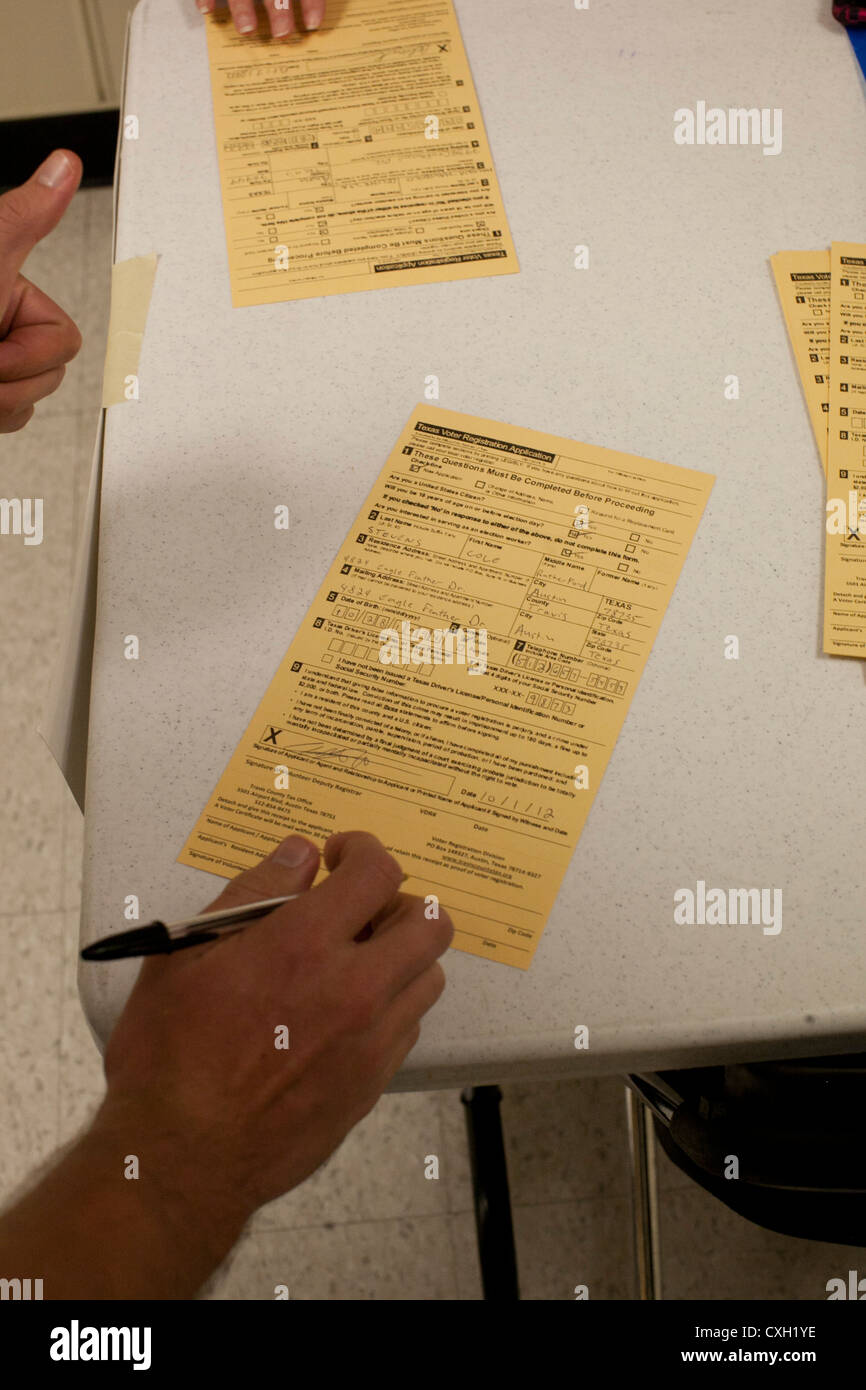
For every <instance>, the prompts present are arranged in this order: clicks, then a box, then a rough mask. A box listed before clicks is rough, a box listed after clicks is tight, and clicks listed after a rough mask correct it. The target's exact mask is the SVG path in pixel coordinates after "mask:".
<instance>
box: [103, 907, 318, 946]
mask: <svg viewBox="0 0 866 1390" xmlns="http://www.w3.org/2000/svg"><path fill="white" fill-rule="evenodd" d="M300 896H301V895H300V893H289V894H287V896H286V897H284V898H266V899H264V901H262V902H257V903H242V904H241V906H240V907H230V908H227V909H226V910H225V911H224V912H202V913H199V915H198V917H187V918H185V920H184V921H182V922H173V923H171V924H166V923H165V922H148V923H147V925H146V926H144V927H133V928H132V929H131V930H130V931H122V932H115V934H114V936H104V937H102V939H101V940H100V941H93V942H91V944H90V945H89V946H85V948H84V950H83V951H82V952H81V958H82V960H121V959H124V958H125V957H127V956H162V955H168V954H169V953H170V952H171V951H182V950H183V949H184V947H185V946H200V945H201V944H202V942H204V941H218V940H219V939H220V937H223V936H230V935H231V934H232V932H236V931H242V930H243V928H244V926H245V924H246V923H247V922H254V921H255V919H256V918H257V917H264V916H266V915H267V913H269V912H273V911H274V909H275V908H277V907H282V905H283V903H289V902H291V901H292V899H293V898H299V897H300Z"/></svg>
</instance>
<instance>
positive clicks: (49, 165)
mask: <svg viewBox="0 0 866 1390" xmlns="http://www.w3.org/2000/svg"><path fill="white" fill-rule="evenodd" d="M71 168H72V165H71V164H70V162H69V160H68V158H67V156H66V155H65V154H64V153H63V151H62V150H55V151H54V153H53V154H50V155H49V156H48V158H47V159H46V160H45V162H44V164H40V165H39V168H38V169H37V171H36V182H37V183H42V184H44V185H45V187H46V188H57V187H58V185H59V184H61V183H63V181H64V179H66V178H68V176H69V171H70V170H71Z"/></svg>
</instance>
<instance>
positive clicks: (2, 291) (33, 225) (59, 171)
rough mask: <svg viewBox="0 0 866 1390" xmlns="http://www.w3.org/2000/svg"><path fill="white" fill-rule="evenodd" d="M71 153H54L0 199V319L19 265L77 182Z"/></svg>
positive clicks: (44, 233)
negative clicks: (26, 178)
mask: <svg viewBox="0 0 866 1390" xmlns="http://www.w3.org/2000/svg"><path fill="white" fill-rule="evenodd" d="M81 174H82V164H81V160H80V159H79V158H78V155H77V154H73V153H72V151H71V150H55V151H54V152H53V154H50V155H49V156H48V158H47V159H46V160H45V161H44V162H43V163H42V164H40V166H39V168H38V169H37V170H36V172H35V173H34V174H31V176H30V178H29V179H28V180H27V182H26V183H22V184H21V185H20V186H19V187H18V188H11V189H10V190H9V192H8V193H4V194H3V195H2V197H0V320H2V318H3V315H4V313H5V311H6V306H7V304H8V302H9V296H10V295H11V293H12V287H13V286H14V284H15V280H16V277H17V275H18V272H19V270H20V269H21V267H22V265H23V264H24V262H25V261H26V259H27V257H28V256H29V254H30V252H31V251H32V250H33V247H34V246H35V245H36V243H37V241H41V240H42V238H43V237H44V236H47V235H48V233H49V232H50V231H53V230H54V228H55V227H56V226H57V223H58V222H59V221H60V219H61V217H62V216H63V214H64V212H65V211H66V209H67V207H68V206H69V204H70V202H71V200H72V196H73V194H74V193H75V190H76V189H77V187H78V185H79V183H80V182H81Z"/></svg>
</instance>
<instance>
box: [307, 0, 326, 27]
mask: <svg viewBox="0 0 866 1390" xmlns="http://www.w3.org/2000/svg"><path fill="white" fill-rule="evenodd" d="M321 22H322V11H321V10H320V9H319V7H318V5H317V6H316V7H315V9H311V10H308V12H307V13H306V14H305V15H304V24H305V25H306V27H307V28H308V29H318V27H319V25H320V24H321Z"/></svg>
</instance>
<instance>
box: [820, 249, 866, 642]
mask: <svg viewBox="0 0 866 1390" xmlns="http://www.w3.org/2000/svg"><path fill="white" fill-rule="evenodd" d="M830 340H831V341H830V417H829V418H830V425H829V430H828V435H827V446H828V447H827V521H826V527H827V548H826V551H825V566H824V651H825V652H830V653H832V654H833V655H835V656H859V657H866V246H860V245H854V244H852V243H850V242H840V241H834V242H833V245H832V247H831V250H830Z"/></svg>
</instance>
